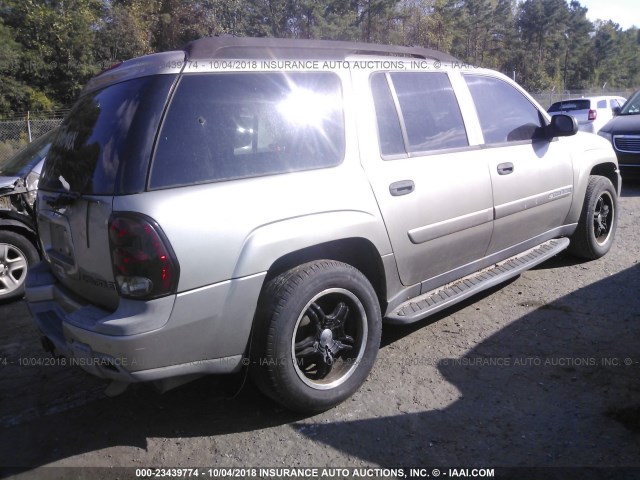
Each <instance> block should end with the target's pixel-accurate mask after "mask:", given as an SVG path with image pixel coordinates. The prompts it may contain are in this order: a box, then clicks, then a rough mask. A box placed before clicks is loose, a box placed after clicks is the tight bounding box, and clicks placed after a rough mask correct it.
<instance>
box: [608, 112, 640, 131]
mask: <svg viewBox="0 0 640 480" xmlns="http://www.w3.org/2000/svg"><path fill="white" fill-rule="evenodd" d="M602 131H604V132H607V133H614V134H616V135H619V134H625V133H635V134H640V115H619V116H617V117H613V118H612V119H611V120H609V122H607V124H606V125H605V126H604V127H602Z"/></svg>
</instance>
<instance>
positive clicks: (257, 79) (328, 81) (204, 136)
mask: <svg viewBox="0 0 640 480" xmlns="http://www.w3.org/2000/svg"><path fill="white" fill-rule="evenodd" d="M344 143H345V142H344V121H343V114H342V96H341V88H340V79H339V78H338V77H337V76H336V75H334V74H332V73H324V72H313V73H291V74H286V75H284V74H280V73H278V74H275V73H237V74H236V73H233V74H231V73H229V74H198V75H188V76H184V77H183V78H182V79H181V80H180V83H179V85H178V88H177V90H176V93H175V95H174V97H173V100H172V101H171V106H170V108H169V112H168V113H167V117H166V119H165V121H164V122H163V126H162V130H161V132H160V137H159V139H158V146H157V149H156V155H155V158H154V161H153V166H152V171H151V179H150V185H149V186H150V188H164V187H169V186H180V185H190V184H196V183H204V182H212V181H220V180H229V179H237V178H246V177H253V176H258V175H267V174H274V173H283V172H292V171H296V170H306V169H313V168H321V167H329V166H334V165H337V164H339V163H340V162H341V161H342V159H343V157H344Z"/></svg>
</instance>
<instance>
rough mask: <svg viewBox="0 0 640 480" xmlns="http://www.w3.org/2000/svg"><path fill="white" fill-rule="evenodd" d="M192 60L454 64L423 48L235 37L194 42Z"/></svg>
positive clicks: (451, 59)
mask: <svg viewBox="0 0 640 480" xmlns="http://www.w3.org/2000/svg"><path fill="white" fill-rule="evenodd" d="M184 50H185V52H186V56H187V58H186V59H187V60H190V59H223V58H227V59H229V58H234V59H256V60H257V59H281V58H285V59H304V58H307V59H308V58H314V59H327V60H329V59H331V60H344V59H345V58H347V57H348V56H349V55H384V56H386V55H393V56H403V57H413V58H420V59H433V60H438V61H441V62H455V61H457V59H456V58H455V57H452V56H451V55H449V54H447V53H443V52H439V51H437V50H431V49H428V48H422V47H403V46H397V45H378V44H375V43H363V42H344V41H334V40H298V39H291V38H272V37H262V38H254V37H234V36H232V35H221V36H219V37H205V38H201V39H200V40H195V41H193V42H191V43H189V44H187V45H186V46H185V47H184Z"/></svg>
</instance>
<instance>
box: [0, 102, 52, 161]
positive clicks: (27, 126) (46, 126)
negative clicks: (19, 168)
mask: <svg viewBox="0 0 640 480" xmlns="http://www.w3.org/2000/svg"><path fill="white" fill-rule="evenodd" d="M62 115H63V114H59V113H56V114H52V115H51V117H52V118H35V119H33V118H29V117H28V116H24V117H22V118H20V117H16V116H14V117H12V118H11V119H9V120H0V164H1V163H2V162H4V161H5V160H6V159H8V158H10V157H11V156H13V155H14V154H15V153H16V152H18V151H19V150H21V149H22V148H23V147H24V146H25V145H27V144H28V143H29V142H31V141H32V140H35V139H36V138H38V137H39V136H41V135H44V134H45V133H47V132H48V131H50V130H52V129H54V128H56V127H57V126H58V125H60V123H62Z"/></svg>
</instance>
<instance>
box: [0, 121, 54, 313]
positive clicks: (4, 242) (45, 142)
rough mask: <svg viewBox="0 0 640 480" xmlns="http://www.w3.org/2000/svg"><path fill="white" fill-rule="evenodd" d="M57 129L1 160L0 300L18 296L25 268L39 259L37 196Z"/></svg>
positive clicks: (20, 292)
mask: <svg viewBox="0 0 640 480" xmlns="http://www.w3.org/2000/svg"><path fill="white" fill-rule="evenodd" d="M55 135H56V130H54V131H51V132H49V133H47V134H45V135H43V136H42V137H40V138H38V139H36V140H34V141H33V142H32V143H30V144H29V145H27V147H25V148H24V149H23V150H21V151H20V152H18V153H17V154H16V155H14V156H13V157H11V158H9V159H8V160H6V161H4V162H2V163H0V300H5V299H8V298H14V297H18V296H21V295H22V293H23V292H24V284H25V280H26V277H27V270H28V268H30V267H32V266H34V265H35V264H36V263H37V262H38V261H39V259H40V254H39V246H38V241H37V238H38V237H37V227H36V213H35V211H36V205H35V204H36V197H37V190H38V182H39V180H40V172H41V170H42V166H43V164H44V161H45V157H46V155H47V153H48V152H49V148H50V147H51V143H52V141H53V139H54V138H55Z"/></svg>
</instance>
